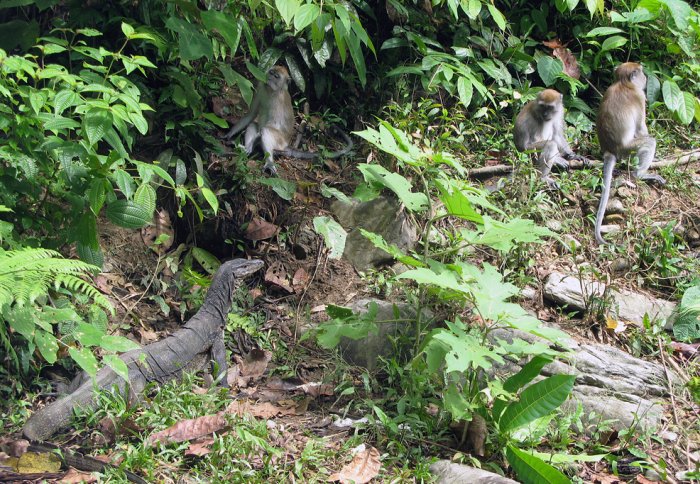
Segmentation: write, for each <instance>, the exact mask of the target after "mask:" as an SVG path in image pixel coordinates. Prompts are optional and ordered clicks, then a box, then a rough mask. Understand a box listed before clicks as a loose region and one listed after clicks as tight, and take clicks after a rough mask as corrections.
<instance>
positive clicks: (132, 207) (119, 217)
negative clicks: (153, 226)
mask: <svg viewBox="0 0 700 484" xmlns="http://www.w3.org/2000/svg"><path fill="white" fill-rule="evenodd" d="M105 214H106V215H107V218H108V219H109V220H110V221H111V222H112V223H114V224H116V225H119V226H120V227H124V228H127V229H140V228H141V227H143V226H144V225H146V224H148V223H150V222H151V219H152V218H153V214H152V213H149V212H148V211H147V210H146V209H144V208H143V207H142V206H141V205H139V204H137V203H135V202H132V201H131V200H117V201H115V202H112V203H110V204H109V205H107V208H106V209H105Z"/></svg>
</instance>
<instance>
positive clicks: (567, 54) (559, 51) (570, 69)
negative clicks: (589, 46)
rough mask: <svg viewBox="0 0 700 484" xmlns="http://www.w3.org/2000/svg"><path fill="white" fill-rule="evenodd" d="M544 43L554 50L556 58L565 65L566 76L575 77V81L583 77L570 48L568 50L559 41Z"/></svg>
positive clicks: (546, 41)
mask: <svg viewBox="0 0 700 484" xmlns="http://www.w3.org/2000/svg"><path fill="white" fill-rule="evenodd" d="M542 43H543V44H544V45H546V46H547V47H549V48H550V49H552V50H553V51H554V52H553V55H554V57H556V58H557V59H559V60H560V61H561V62H562V64H564V73H565V74H566V75H568V76H569V77H573V78H574V79H579V78H580V77H581V69H579V67H578V62H577V61H576V57H575V56H574V54H572V53H571V51H570V50H569V49H568V48H566V46H564V45H562V44H561V41H560V40H559V39H554V40H545V41H544V42H542Z"/></svg>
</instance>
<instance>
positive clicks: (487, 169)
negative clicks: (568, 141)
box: [468, 150, 700, 178]
mask: <svg viewBox="0 0 700 484" xmlns="http://www.w3.org/2000/svg"><path fill="white" fill-rule="evenodd" d="M696 160H700V150H693V151H690V152H688V153H685V154H683V155H672V156H667V157H666V158H663V159H662V160H659V161H655V162H653V163H652V164H651V167H650V168H664V167H666V166H675V165H687V164H688V163H692V162H693V161H696ZM602 163H603V162H602V161H599V160H591V161H590V162H589V163H587V164H586V163H584V162H582V161H578V160H572V161H569V168H570V169H572V170H580V169H581V168H584V167H591V166H598V165H602ZM512 171H513V165H493V166H484V167H482V168H474V169H473V170H469V174H468V176H469V177H470V178H479V177H486V176H491V175H503V174H506V173H511V172H512Z"/></svg>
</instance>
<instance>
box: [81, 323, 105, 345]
mask: <svg viewBox="0 0 700 484" xmlns="http://www.w3.org/2000/svg"><path fill="white" fill-rule="evenodd" d="M104 335H105V333H104V331H102V330H100V329H99V328H97V327H95V326H93V325H92V324H87V323H79V324H78V325H77V327H76V328H75V331H74V332H73V336H74V337H75V339H76V340H78V341H79V342H80V344H81V345H83V346H97V345H99V344H100V341H102V337H103V336H104Z"/></svg>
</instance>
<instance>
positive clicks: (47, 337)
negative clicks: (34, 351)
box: [34, 331, 58, 364]
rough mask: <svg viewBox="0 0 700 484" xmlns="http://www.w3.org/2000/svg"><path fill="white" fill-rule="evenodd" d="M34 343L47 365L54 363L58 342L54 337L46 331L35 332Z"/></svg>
mask: <svg viewBox="0 0 700 484" xmlns="http://www.w3.org/2000/svg"><path fill="white" fill-rule="evenodd" d="M34 343H35V344H36V347H37V348H39V352H40V353H41V356H43V357H44V359H45V360H46V362H47V363H49V364H53V363H56V355H57V354H58V340H57V339H56V337H55V336H54V335H52V334H51V333H48V332H46V331H37V332H36V335H35V336H34Z"/></svg>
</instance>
